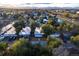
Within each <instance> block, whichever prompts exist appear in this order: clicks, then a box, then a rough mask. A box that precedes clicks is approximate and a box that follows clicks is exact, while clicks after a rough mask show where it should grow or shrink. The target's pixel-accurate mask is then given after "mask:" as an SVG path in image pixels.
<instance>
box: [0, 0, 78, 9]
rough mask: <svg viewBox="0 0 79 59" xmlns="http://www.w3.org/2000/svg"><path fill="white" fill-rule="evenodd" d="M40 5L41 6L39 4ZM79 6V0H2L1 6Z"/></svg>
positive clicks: (0, 1) (0, 0)
mask: <svg viewBox="0 0 79 59" xmlns="http://www.w3.org/2000/svg"><path fill="white" fill-rule="evenodd" d="M39 5H40V6H39ZM1 6H2V7H13V8H14V7H16V8H17V7H79V1H78V0H73V1H72V0H53V1H51V0H43V1H41V0H28V1H26V0H19V1H18V0H0V7H1Z"/></svg>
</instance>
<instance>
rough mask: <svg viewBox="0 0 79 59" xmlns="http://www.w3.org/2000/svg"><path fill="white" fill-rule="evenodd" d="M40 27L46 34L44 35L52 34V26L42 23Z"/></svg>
mask: <svg viewBox="0 0 79 59" xmlns="http://www.w3.org/2000/svg"><path fill="white" fill-rule="evenodd" d="M41 28H42V32H43V33H44V34H45V35H46V37H47V36H48V35H50V34H52V32H54V28H53V26H52V25H50V24H43V25H42V26H41Z"/></svg>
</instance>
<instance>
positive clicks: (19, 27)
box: [13, 20, 25, 35]
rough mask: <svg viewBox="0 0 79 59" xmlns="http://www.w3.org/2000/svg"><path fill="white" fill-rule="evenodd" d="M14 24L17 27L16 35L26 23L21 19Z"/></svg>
mask: <svg viewBox="0 0 79 59" xmlns="http://www.w3.org/2000/svg"><path fill="white" fill-rule="evenodd" d="M13 26H14V27H15V31H16V35H19V32H20V31H21V30H22V28H24V27H25V23H24V21H23V20H19V21H18V22H15V24H14V25H13Z"/></svg>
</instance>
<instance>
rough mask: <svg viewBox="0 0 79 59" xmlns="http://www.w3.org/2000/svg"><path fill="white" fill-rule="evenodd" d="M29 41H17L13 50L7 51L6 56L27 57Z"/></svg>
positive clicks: (13, 45) (12, 47)
mask: <svg viewBox="0 0 79 59" xmlns="http://www.w3.org/2000/svg"><path fill="white" fill-rule="evenodd" d="M27 45H28V41H26V40H25V39H22V38H21V39H20V40H16V41H15V42H14V43H13V44H12V45H11V48H9V49H7V51H6V54H5V55H12V56H13V55H15V56H23V55H27V49H28V46H29V45H28V46H27Z"/></svg>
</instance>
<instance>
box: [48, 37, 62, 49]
mask: <svg viewBox="0 0 79 59" xmlns="http://www.w3.org/2000/svg"><path fill="white" fill-rule="evenodd" d="M48 39H49V41H48V44H47V45H48V48H56V47H58V46H59V45H61V41H60V40H59V39H57V38H51V37H49V38H48Z"/></svg>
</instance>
